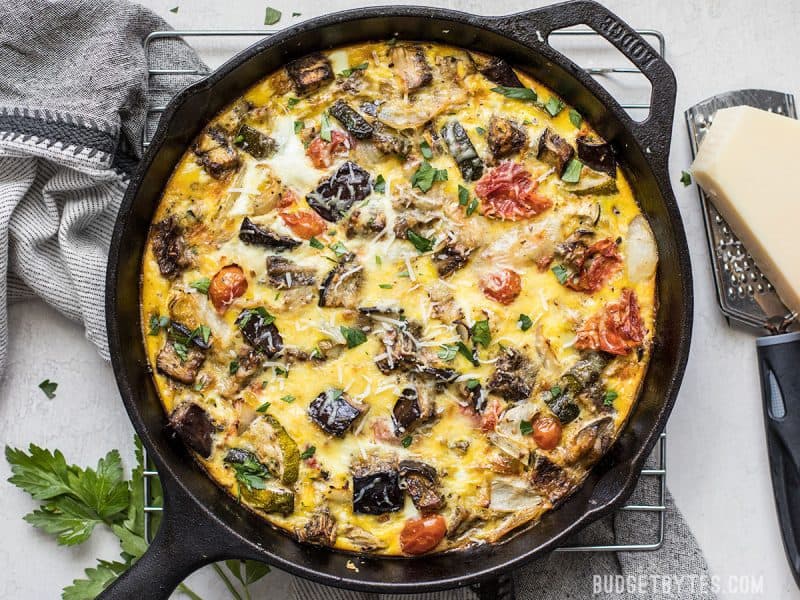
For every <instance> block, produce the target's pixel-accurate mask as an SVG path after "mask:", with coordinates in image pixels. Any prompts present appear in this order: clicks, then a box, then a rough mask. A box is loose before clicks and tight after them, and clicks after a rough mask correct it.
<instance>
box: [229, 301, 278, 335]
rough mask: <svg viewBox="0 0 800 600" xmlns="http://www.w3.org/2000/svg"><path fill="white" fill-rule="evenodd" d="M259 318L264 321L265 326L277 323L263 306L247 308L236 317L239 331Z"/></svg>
mask: <svg viewBox="0 0 800 600" xmlns="http://www.w3.org/2000/svg"><path fill="white" fill-rule="evenodd" d="M254 316H255V317H258V318H259V319H261V320H263V321H264V325H269V324H270V323H274V322H275V317H274V316H273V315H271V314H269V313H268V312H267V309H266V308H264V307H263V306H256V307H255V308H245V309H244V310H243V311H242V312H240V313H239V316H238V317H236V325H237V326H238V327H239V329H244V328H245V326H247V324H248V323H249V322H250V319H252V318H253V317H254Z"/></svg>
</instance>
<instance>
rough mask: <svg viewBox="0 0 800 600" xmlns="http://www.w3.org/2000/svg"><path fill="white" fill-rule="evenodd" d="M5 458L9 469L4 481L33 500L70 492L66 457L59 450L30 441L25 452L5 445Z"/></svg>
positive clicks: (46, 498) (47, 498)
mask: <svg viewBox="0 0 800 600" xmlns="http://www.w3.org/2000/svg"><path fill="white" fill-rule="evenodd" d="M6 461H8V464H9V465H11V472H12V473H13V475H12V476H11V477H10V478H9V479H8V481H9V482H10V483H13V484H14V485H15V486H17V487H18V488H20V489H22V490H24V491H26V492H28V493H29V494H30V495H31V496H33V497H34V498H35V499H37V500H49V499H51V498H55V497H56V496H60V495H62V494H70V493H71V492H72V488H71V484H70V479H69V475H68V472H69V468H68V467H67V461H66V460H65V459H64V455H63V454H61V451H60V450H56V451H55V452H50V451H49V450H45V449H43V448H39V447H38V446H36V445H35V444H31V445H30V446H28V454H26V453H25V451H24V450H17V449H15V448H11V447H10V446H6Z"/></svg>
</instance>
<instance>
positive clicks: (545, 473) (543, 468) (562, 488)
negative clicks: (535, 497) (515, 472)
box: [530, 454, 571, 503]
mask: <svg viewBox="0 0 800 600" xmlns="http://www.w3.org/2000/svg"><path fill="white" fill-rule="evenodd" d="M530 481H531V484H532V485H533V487H534V488H536V490H537V491H539V492H543V493H544V494H545V495H546V496H547V498H548V500H550V502H553V503H556V502H558V501H559V500H560V499H561V498H563V497H564V496H565V495H566V494H567V493H569V490H570V487H571V482H570V479H569V476H568V475H567V473H566V472H565V471H564V469H562V468H561V467H559V466H558V465H557V464H555V463H553V462H552V461H551V460H550V459H548V458H547V457H546V456H544V455H541V454H537V455H536V459H535V461H534V463H533V469H532V470H531V473H530Z"/></svg>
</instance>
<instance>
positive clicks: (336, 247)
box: [328, 241, 349, 256]
mask: <svg viewBox="0 0 800 600" xmlns="http://www.w3.org/2000/svg"><path fill="white" fill-rule="evenodd" d="M328 248H330V249H331V250H333V253H334V254H335V255H336V256H344V255H345V254H347V253H348V252H349V250H348V249H347V246H345V245H344V244H343V243H342V242H341V241H338V242H334V243H333V244H331V245H330V246H328Z"/></svg>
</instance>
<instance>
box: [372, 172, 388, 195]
mask: <svg viewBox="0 0 800 600" xmlns="http://www.w3.org/2000/svg"><path fill="white" fill-rule="evenodd" d="M372 190H373V191H374V192H377V193H378V194H383V193H384V192H385V191H386V180H385V179H384V178H383V175H378V176H377V177H376V178H375V182H374V183H373V184H372Z"/></svg>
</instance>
